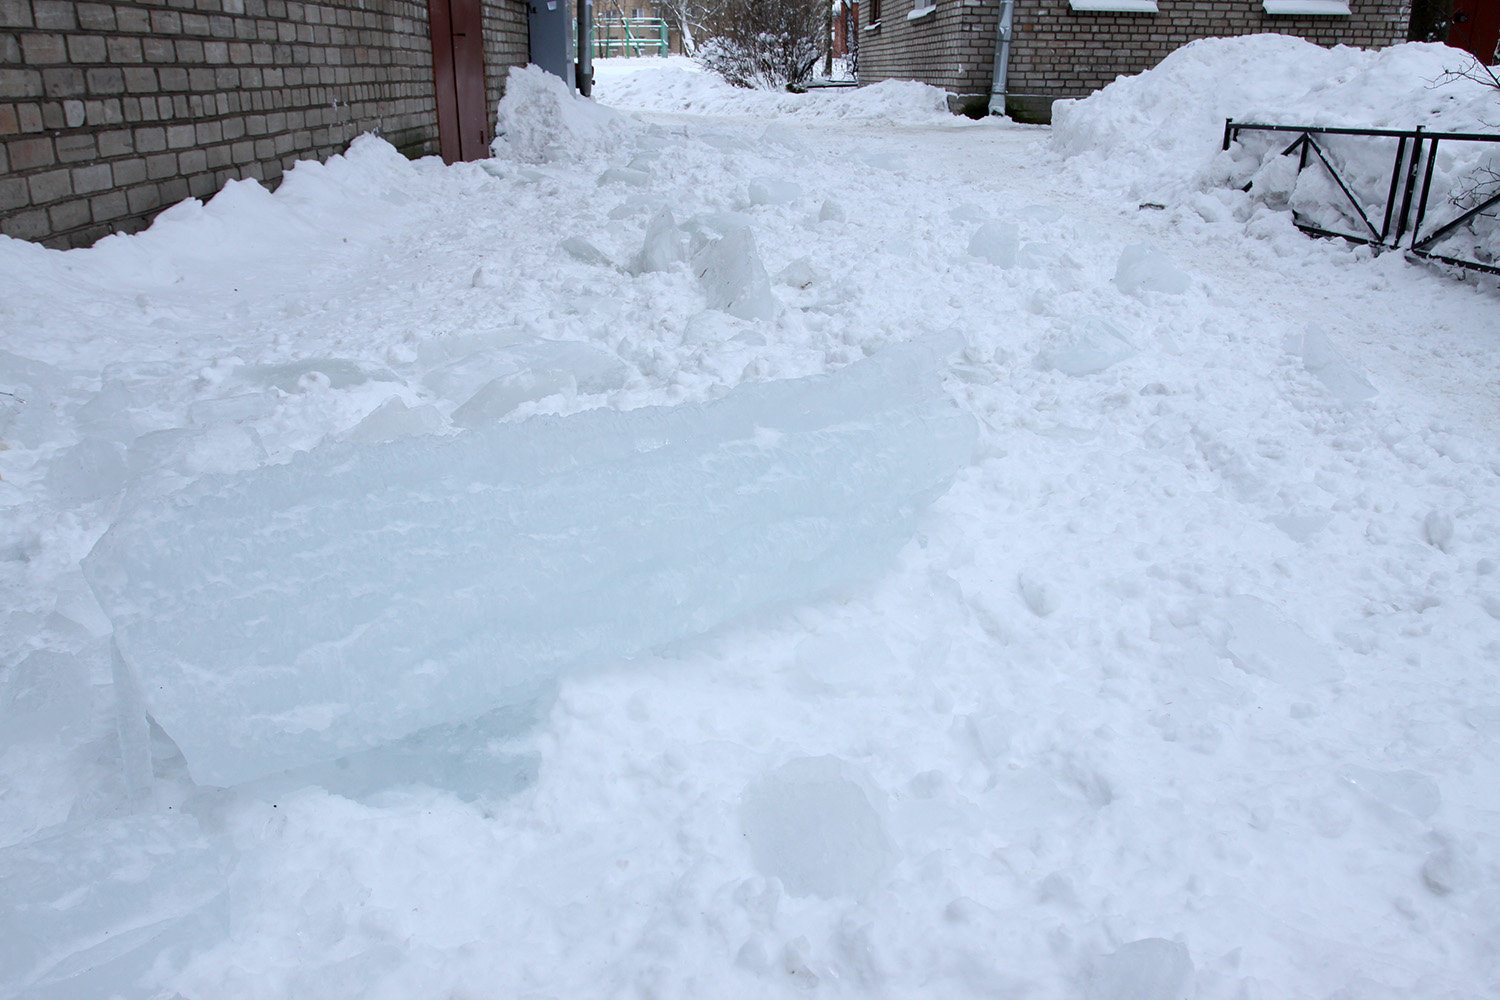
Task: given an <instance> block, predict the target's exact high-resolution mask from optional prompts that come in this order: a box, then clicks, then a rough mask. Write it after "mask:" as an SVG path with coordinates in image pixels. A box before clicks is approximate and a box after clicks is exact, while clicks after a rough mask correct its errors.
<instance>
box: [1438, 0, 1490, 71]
mask: <svg viewBox="0 0 1500 1000" xmlns="http://www.w3.org/2000/svg"><path fill="white" fill-rule="evenodd" d="M1448 44H1449V45H1452V46H1455V47H1457V48H1460V49H1463V50H1465V51H1467V52H1472V53H1473V54H1474V55H1475V56H1477V57H1478V58H1479V61H1480V62H1482V63H1485V64H1487V65H1493V64H1494V63H1495V49H1496V47H1497V46H1500V3H1497V2H1496V0H1454V2H1453V21H1452V22H1451V23H1450V25H1449V27H1448Z"/></svg>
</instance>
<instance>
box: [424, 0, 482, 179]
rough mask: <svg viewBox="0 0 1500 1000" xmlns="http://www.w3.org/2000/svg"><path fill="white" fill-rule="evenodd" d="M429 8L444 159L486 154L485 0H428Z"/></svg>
mask: <svg viewBox="0 0 1500 1000" xmlns="http://www.w3.org/2000/svg"><path fill="white" fill-rule="evenodd" d="M427 10H428V14H429V17H430V19H431V25H432V70H433V76H434V78H435V80H436V82H437V111H438V146H439V149H440V150H441V152H442V154H443V162H445V163H453V162H454V161H456V160H479V159H483V158H484V157H486V156H488V155H489V143H490V116H489V109H488V108H486V107H485V100H484V20H483V8H482V0H427Z"/></svg>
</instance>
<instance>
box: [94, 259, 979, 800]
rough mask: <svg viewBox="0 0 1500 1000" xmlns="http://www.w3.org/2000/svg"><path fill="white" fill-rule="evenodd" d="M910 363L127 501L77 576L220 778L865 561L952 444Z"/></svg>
mask: <svg viewBox="0 0 1500 1000" xmlns="http://www.w3.org/2000/svg"><path fill="white" fill-rule="evenodd" d="M729 242H730V239H729V238H726V240H725V241H722V243H721V244H720V245H721V246H728V244H729ZM736 245H738V244H736ZM726 252H727V251H726ZM762 277H763V272H762ZM935 363H936V359H935V358H934V356H933V354H932V352H931V350H930V349H926V348H917V347H912V348H904V349H901V350H895V349H893V350H891V351H889V352H887V353H886V354H883V355H881V356H878V357H876V358H873V359H870V360H867V361H864V362H861V363H858V364H855V365H852V366H850V367H849V368H846V369H844V370H843V371H841V372H839V373H838V374H836V375H833V376H821V377H817V378H813V379H803V380H791V381H784V382H775V383H768V384H762V385H751V386H746V387H744V388H741V389H739V390H737V391H736V392H734V393H732V394H731V395H730V396H729V397H727V398H726V399H723V400H721V401H719V402H717V403H714V404H711V405H708V406H703V407H698V406H682V407H677V408H670V409H661V408H642V409H638V410H632V411H629V412H626V413H619V412H616V411H613V410H594V411H589V412H585V413H580V414H576V415H574V416H570V417H562V418H551V419H547V418H540V417H538V418H534V419H532V420H530V421H524V422H521V423H509V424H498V425H492V426H490V427H487V428H484V429H481V430H478V431H475V432H473V433H470V434H465V435H460V436H457V437H453V438H434V437H430V436H428V437H420V438H415V439H412V440H410V441H401V442H396V443H393V444H389V445H383V446H361V445H335V446H330V447H327V448H324V449H319V450H317V451H314V452H311V453H308V454H306V455H303V456H299V457H298V458H297V459H296V460H294V461H293V462H291V463H290V464H288V465H279V466H271V467H267V468H264V469H261V470H258V471H256V472H253V473H248V474H242V475H239V476H235V477H229V478H220V477H210V478H206V479H204V480H202V481H201V482H200V483H198V484H195V485H194V486H192V487H189V488H188V489H185V490H183V491H181V492H179V493H177V494H176V495H174V496H173V497H171V498H170V499H169V500H167V501H165V502H161V503H157V504H149V505H145V506H142V507H140V508H137V509H136V510H134V511H132V512H131V513H129V514H127V515H126V516H125V517H124V518H122V519H121V520H120V521H119V522H118V523H117V524H116V525H115V526H114V527H113V528H111V529H110V531H109V533H108V534H106V535H105V536H104V538H103V539H102V540H101V541H100V542H99V544H98V545H97V546H96V547H95V549H94V551H93V553H92V554H91V555H90V556H89V557H88V559H87V560H86V561H85V563H84V570H85V572H86V574H87V576H88V579H89V582H90V584H91V585H92V587H93V589H94V592H95V594H96V595H97V596H98V598H99V601H100V604H101V605H102V607H103V608H104V610H105V612H106V613H107V614H108V615H109V616H110V619H111V621H112V623H113V626H114V642H115V644H116V647H117V649H118V650H119V652H120V654H121V655H122V657H123V660H124V664H125V666H126V667H128V669H129V671H130V673H131V675H132V676H131V677H130V681H131V682H133V687H134V688H135V690H137V691H139V692H140V695H141V697H142V698H143V700H144V707H145V710H146V711H148V712H149V713H150V715H151V717H152V718H153V719H154V720H155V721H156V722H157V723H159V724H160V725H161V726H162V727H163V728H164V729H165V730H166V732H167V733H168V735H170V736H171V737H172V738H173V739H174V740H175V741H176V744H177V747H178V748H179V749H180V750H181V751H182V753H183V754H184V756H185V757H186V759H187V764H188V767H189V769H190V770H191V772H192V774H193V776H194V778H195V779H196V780H197V781H199V782H200V783H204V784H211V785H221V786H222V785H232V784H235V783H238V782H241V781H244V780H247V779H250V778H255V777H260V776H263V775H267V774H271V773H274V772H276V771H279V770H283V769H286V768H294V767H301V766H306V765H309V764H313V763H318V762H321V761H328V760H333V759H335V758H339V757H343V756H346V755H348V754H350V753H354V752H357V751H361V750H366V749H369V748H371V747H374V746H378V745H380V744H383V743H387V742H391V741H393V740H396V739H399V738H401V737H404V736H408V735H410V734H412V733H414V732H416V731H418V730H420V729H424V728H427V727H430V726H434V725H438V724H442V723H452V722H458V721H462V720H465V719H469V718H472V717H474V716H475V715H478V714H480V713H482V712H486V711H490V710H493V709H496V708H499V707H502V706H504V705H506V704H511V703H514V702H516V701H518V700H520V698H521V697H522V696H523V695H524V694H526V693H529V692H531V691H532V690H534V689H535V688H536V687H537V686H538V684H539V683H542V682H546V681H550V680H551V679H553V678H554V677H555V676H557V675H558V674H559V673H562V672H564V671H569V670H573V669H576V668H577V667H579V666H582V665H586V664H590V663H599V662H602V661H605V660H608V659H610V658H615V657H619V656H628V655H633V654H635V653H638V652H640V651H641V650H643V649H645V648H647V647H650V646H655V645H658V644H661V643H664V642H669V641H673V640H677V639H681V638H683V637H684V636H689V635H696V634H698V633H701V632H703V631H706V630H707V629H710V628H713V627H715V626H717V625H719V624H721V623H722V622H724V621H726V620H728V619H730V618H732V617H734V616H736V615H739V614H742V613H744V612H745V611H748V610H750V609H753V608H757V607H760V606H763V605H768V604H780V603H784V602H789V601H794V600H798V599H804V598H806V597H809V596H811V595H813V594H817V593H819V592H821V591H824V590H826V589H828V588H829V587H832V586H835V585H838V584H844V583H848V582H851V581H853V580H856V579H859V578H861V577H863V576H865V575H867V574H870V573H872V572H873V571H875V570H876V569H878V568H879V566H880V565H881V564H882V563H883V562H885V561H886V560H888V559H889V558H890V557H891V555H892V554H894V552H895V551H896V550H897V549H899V548H900V546H901V545H902V544H904V542H905V541H906V539H907V537H908V536H909V534H910V531H911V524H912V519H913V517H914V515H915V513H916V512H917V511H919V510H920V509H921V508H922V507H924V506H925V505H926V504H927V503H928V502H930V501H931V500H933V499H935V498H936V497H937V496H939V495H941V493H942V492H943V491H944V490H945V489H946V488H947V485H948V483H949V482H951V481H952V478H953V476H954V475H955V474H956V472H957V470H958V469H959V467H960V466H961V465H962V464H963V463H964V462H965V461H966V460H967V458H968V455H969V449H970V447H971V439H972V436H973V428H972V424H971V421H970V418H968V417H967V416H966V415H964V414H962V413H960V412H959V411H958V410H957V409H955V408H954V407H953V406H952V404H951V403H950V402H949V401H948V399H947V397H946V396H944V395H943V394H942V392H941V390H940V388H939V384H938V380H937V377H936V373H935V367H934V366H935Z"/></svg>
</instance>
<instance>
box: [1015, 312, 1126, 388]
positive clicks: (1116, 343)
mask: <svg viewBox="0 0 1500 1000" xmlns="http://www.w3.org/2000/svg"><path fill="white" fill-rule="evenodd" d="M1135 353H1136V351H1135V346H1134V345H1133V344H1131V342H1130V340H1129V338H1127V337H1126V336H1125V334H1123V333H1121V332H1120V329H1119V328H1118V327H1116V326H1115V325H1114V324H1113V323H1110V322H1109V321H1108V320H1104V319H1100V318H1099V317H1097V316H1092V317H1089V318H1088V319H1085V320H1083V321H1082V322H1080V323H1078V324H1077V325H1076V326H1074V327H1073V328H1072V329H1071V330H1069V331H1068V332H1067V333H1065V334H1062V335H1061V336H1057V337H1054V338H1053V339H1052V342H1051V343H1049V344H1048V345H1047V346H1046V347H1045V348H1043V350H1042V352H1041V353H1040V354H1038V355H1037V358H1036V361H1037V366H1038V367H1040V368H1043V369H1048V368H1050V369H1052V370H1054V371H1060V372H1062V373H1063V374H1064V375H1072V376H1073V377H1074V378H1081V377H1083V376H1085V375H1094V374H1097V373H1098V372H1102V371H1104V370H1105V369H1106V368H1108V367H1110V366H1111V365H1114V364H1118V363H1119V362H1121V361H1124V360H1126V359H1127V358H1130V357H1133V356H1134V355H1135Z"/></svg>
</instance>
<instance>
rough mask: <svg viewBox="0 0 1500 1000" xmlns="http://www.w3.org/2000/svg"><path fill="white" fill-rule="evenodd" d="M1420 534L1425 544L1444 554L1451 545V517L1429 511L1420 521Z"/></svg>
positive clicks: (1435, 511) (1436, 511) (1437, 511)
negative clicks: (1424, 539)
mask: <svg viewBox="0 0 1500 1000" xmlns="http://www.w3.org/2000/svg"><path fill="white" fill-rule="evenodd" d="M1422 534H1423V535H1424V536H1425V537H1426V538H1427V544H1429V545H1431V546H1432V547H1433V548H1435V549H1441V550H1442V551H1444V552H1447V551H1449V547H1450V546H1451V545H1452V544H1453V517H1452V516H1451V515H1449V514H1445V513H1443V512H1442V511H1440V510H1430V511H1428V512H1427V516H1426V517H1425V518H1423V519H1422Z"/></svg>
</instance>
